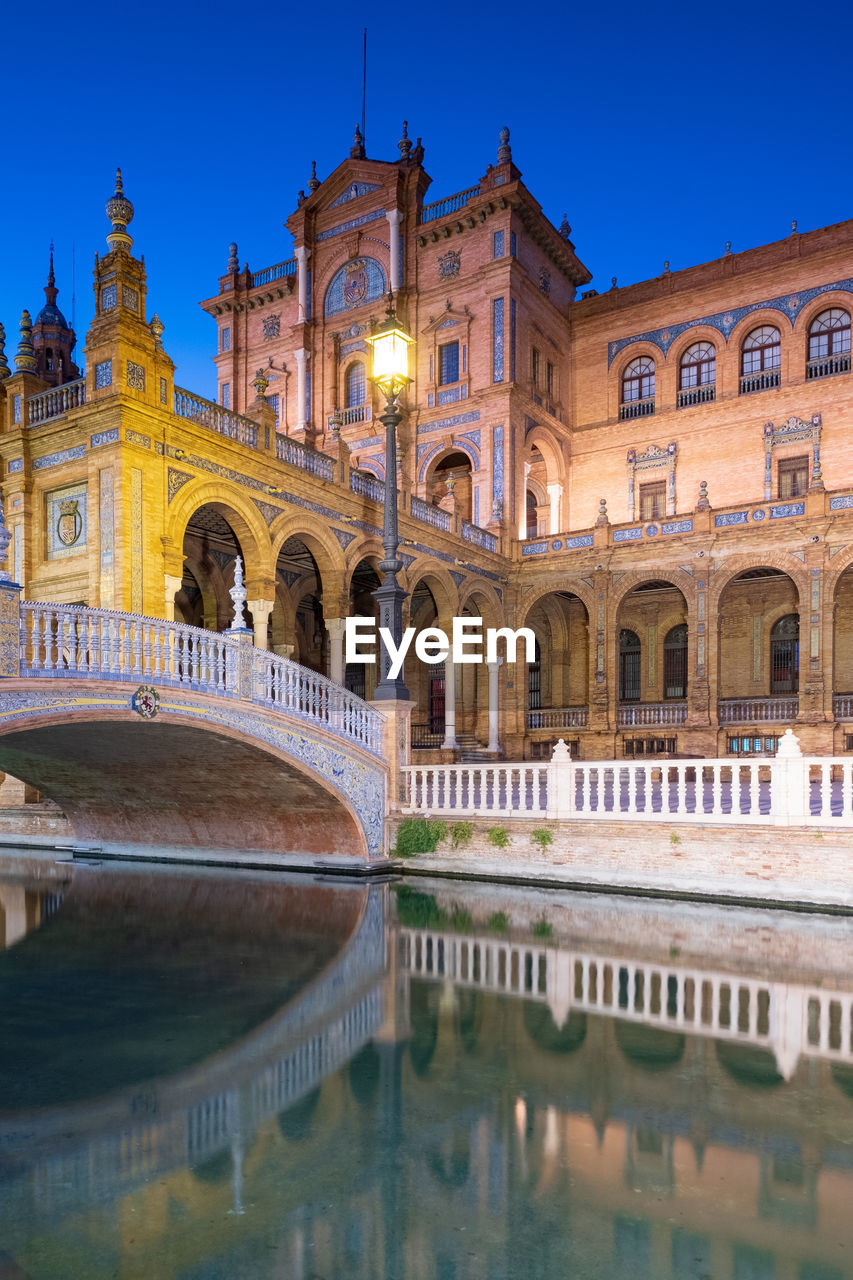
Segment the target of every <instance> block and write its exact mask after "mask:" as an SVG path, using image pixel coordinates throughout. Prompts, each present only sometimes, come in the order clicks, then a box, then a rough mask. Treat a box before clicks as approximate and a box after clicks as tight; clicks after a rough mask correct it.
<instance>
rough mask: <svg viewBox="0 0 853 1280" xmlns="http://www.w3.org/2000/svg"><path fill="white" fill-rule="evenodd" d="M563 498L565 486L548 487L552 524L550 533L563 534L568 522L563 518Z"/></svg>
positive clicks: (553, 485) (552, 485)
mask: <svg viewBox="0 0 853 1280" xmlns="http://www.w3.org/2000/svg"><path fill="white" fill-rule="evenodd" d="M562 498H563V486H562V485H561V484H549V485H548V502H549V504H550V524H549V527H548V532H549V533H561V532H562V529H563V525H564V524H567V523H568V521H564V520H562V518H561V514H562V513H561V511H560V503H561V501H562Z"/></svg>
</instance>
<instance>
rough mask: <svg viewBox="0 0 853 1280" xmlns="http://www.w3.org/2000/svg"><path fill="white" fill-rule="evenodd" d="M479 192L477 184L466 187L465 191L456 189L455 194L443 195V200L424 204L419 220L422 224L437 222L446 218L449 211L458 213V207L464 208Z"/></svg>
mask: <svg viewBox="0 0 853 1280" xmlns="http://www.w3.org/2000/svg"><path fill="white" fill-rule="evenodd" d="M479 194H480V187H479V184H478V185H477V186H476V187H468V188H467V190H465V191H457V192H456V194H455V195H452V196H445V197H444V199H443V200H434V201H433V203H432V204H425V205H424V207H423V208H422V209H421V216H420V221H421V223H422V224H423V223H425V222H437V221H438V219H439V218H446V217H447V215H448V214H450V213H458V212H459V210H460V209H464V207H465V205H466V204H467V203H468V201H469V200H473V199H474V197H475V196H478V195H479Z"/></svg>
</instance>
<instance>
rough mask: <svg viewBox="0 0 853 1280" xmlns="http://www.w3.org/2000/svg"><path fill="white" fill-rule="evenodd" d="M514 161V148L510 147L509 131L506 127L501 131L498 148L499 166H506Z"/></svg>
mask: <svg viewBox="0 0 853 1280" xmlns="http://www.w3.org/2000/svg"><path fill="white" fill-rule="evenodd" d="M511 159H512V148H511V147H510V145H509V129H508V128H507V127H506V125H504V127H503V128H502V129H501V131H500V146H499V147H498V164H506V163H507V161H509V160H511Z"/></svg>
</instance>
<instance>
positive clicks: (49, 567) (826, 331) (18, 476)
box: [0, 129, 853, 759]
mask: <svg viewBox="0 0 853 1280" xmlns="http://www.w3.org/2000/svg"><path fill="white" fill-rule="evenodd" d="M399 151H400V155H399V158H398V159H395V160H392V161H380V160H372V159H368V158H367V157H366V155H365V151H364V144H363V141H362V139H361V136H360V134H359V133H358V131H356V137H355V140H354V145H353V147H352V150H351V152H350V155H349V158H348V159H346V160H345V161H343V163H342V164H341V165H339V166H338V168H337V169H336V170H335V171H334V172H333V173H332V174H331V175H329V176H328V177H327V178H326V179H325V180H324V181H320V180H319V178H317V176H316V173H315V172H312V177H311V179H310V181H309V183H308V190H307V194H306V193H302V192H300V195H299V200H298V206H297V209H296V211H295V212H294V213H293V214H292V215H291V216H290V218H289V219H288V221H287V227H288V229H289V231H290V233H291V235H292V237H293V242H294V246H295V248H294V253H293V256H292V257H290V258H288V259H286V260H284V261H282V262H279V263H276V264H274V265H272V266H268V267H264V268H262V269H261V270H257V271H254V270H250V268H249V267H248V266H247V265H245V264H244V265H243V266H241V265H240V261H239V259H238V256H237V246H236V244H233V245H232V246H231V248H230V253H229V257H228V261H227V270H226V272H225V274H224V275H223V276H221V277H220V279H219V281H218V287H217V290H216V292H215V293H214V294H213V295H212V296H211V297H210V298H208V299H207V300H205V301H204V302H203V303H202V306H203V307H204V310H205V311H206V312H207V313H208V314H209V315H210V316H211V317H212V318H213V319H214V321H215V323H216V354H215V356H214V360H215V363H216V368H217V385H218V395H217V401H218V403H213V402H211V401H207V400H205V399H204V398H203V397H201V396H198V395H195V394H194V393H192V392H190V391H188V390H185V389H183V388H182V387H180V386H179V385H178V386H176V385H175V382H174V373H175V367H174V365H173V363H172V360H171V359H170V358H169V356H168V355H167V354H166V351H165V349H164V346H163V341H162V335H163V325H162V323H161V322H160V321H159V319H158V318H157V316H156V315H154V316H153V318H152V319H150V320H149V319H148V311H147V308H146V296H145V271H144V266H143V263H142V261H141V260H140V259H137V258H136V257H135V256H134V255H133V252H132V247H133V246H132V240H131V237H130V234H129V232H128V225H129V223H130V221H131V219H132V216H133V208H132V205H131V204H130V202H129V201H128V200H127V199H126V197H125V196H124V195H123V192H122V190H121V182H120V180H119V183H118V186H117V190H116V194H115V195H114V196H113V197H112V198H111V200H110V201H109V202H108V206H107V212H108V216H109V217H110V221H111V223H112V230H111V231H110V234H109V235H108V237H107V239H108V244H109V251H108V253H107V255H106V256H105V257H103V258H100V259H99V260H97V261H96V267H95V282H94V283H95V300H96V314H95V319H94V321H93V323H92V326H91V328H90V330H89V333H88V334H87V338H86V348H85V355H86V373H85V375H82V376H79V377H78V376H77V375H78V370H77V367H76V366H75V365H74V364H72V362H71V355H72V350H73V338H74V335H73V332H71V331H70V330H69V329H68V326H67V324H66V323H65V321H64V318H63V317H62V315H61V312H59V311H58V309H57V308H56V289H55V285H54V281H53V273H52V268H51V275H50V277H49V282H48V286H47V288H46V290H45V292H46V293H47V297H48V305H47V306H46V307H45V308H44V310H43V311H42V312H41V313H40V314H39V316H38V319H37V322H36V325H35V326H34V327H32V326H31V325H30V321H29V316H28V315H27V314H26V313H25V315H24V317H23V318H22V323H21V336H20V342H19V345H18V351H17V354H16V356H15V366H16V371H15V372H14V373H7V370H8V365H7V364H6V363H5V357H3V356H2V355H0V423H2V433H0V458H2V465H3V482H2V488H3V500H4V505H5V510H6V519H7V523H8V524H9V527H10V529H11V531H12V534H13V544H12V562H11V563H10V568H11V570H12V572H13V576H14V577H15V578H16V580H17V581H19V582H21V583H22V584H23V585H24V588H25V593H26V595H27V596H29V597H30V598H34V599H45V600H56V601H63V602H67V603H69V604H70V603H74V602H85V603H87V604H88V605H90V606H94V605H99V606H101V607H103V608H107V609H120V610H126V611H131V612H144V613H147V614H153V615H155V616H165V617H172V616H175V617H178V618H179V619H181V620H183V621H186V622H188V623H192V624H195V625H197V626H201V627H208V628H221V627H223V626H225V625H227V623H228V621H229V619H230V613H229V610H230V601H229V598H228V588H229V586H230V585H231V582H232V579H233V566H234V560H235V556H236V555H237V554H238V553H239V554H240V555H241V556H242V558H243V560H244V562H245V565H246V577H247V584H248V588H249V605H250V609H251V613H252V619H253V625H254V628H255V634H256V642H257V643H258V644H261V645H265V646H266V645H269V646H271V647H272V648H274V649H275V650H276V651H277V652H279V653H286V654H290V655H292V656H293V657H294V658H296V659H297V660H298V661H300V662H302V663H304V664H306V665H308V666H310V667H313V668H315V669H317V670H320V671H323V672H325V673H327V674H328V675H330V676H331V678H332V679H335V680H339V681H346V682H347V683H348V684H349V685H350V687H351V688H354V689H356V690H357V691H358V692H363V693H364V694H365V695H366V696H368V697H369V696H370V694H371V691H372V686H373V683H374V676H373V672H372V669H371V668H369V667H367V668H365V667H358V666H351V667H345V665H344V653H343V619H344V618H345V617H346V616H347V615H348V614H351V613H359V614H365V613H367V614H369V613H372V611H373V600H372V597H371V592H372V590H373V589H374V588H375V587H376V586H377V585H378V583H379V575H378V572H377V567H376V566H377V564H378V562H379V560H380V559H381V558H382V553H381V542H380V534H381V525H382V485H381V483H380V482H381V481H382V480H383V478H384V470H383V458H384V437H383V432H382V428H381V425H380V424H379V422H378V420H377V414H378V412H379V411H380V408H381V406H380V405H379V402H378V400H377V399H376V398H375V397H374V395H373V392H372V387H371V383H370V380H369V377H368V372H369V370H368V367H367V366H368V360H367V342H366V339H367V337H368V336H369V334H370V332H371V330H372V329H373V327H374V326H375V325H376V324H377V323H378V322H379V321H380V320H381V319H382V317H383V315H384V311H385V301H386V297H387V294H388V292H389V290H390V291H391V292H392V293H393V295H394V300H395V304H396V307H397V312H398V315H399V316H400V318H401V319H402V321H403V322H404V324H405V325H406V326H407V328H408V330H409V332H410V333H411V334H412V336H413V337H414V338H415V340H416V347H415V353H416V354H415V358H414V360H413V368H412V370H411V372H412V374H413V381H412V384H411V386H410V387H409V388H408V390H407V392H406V394H405V396H404V397H403V398H402V407H403V409H404V418H403V423H402V425H401V428H400V444H401V449H400V468H399V488H400V513H401V515H400V519H401V537H402V540H403V545H402V557H403V560H404V564H405V572H404V574H403V575H402V576H403V578H404V583H405V586H406V589H407V591H408V592H409V599H408V601H407V612H408V616H409V618H410V620H411V622H412V624H413V625H415V626H417V627H422V626H427V625H430V624H433V623H434V622H436V620H437V622H438V624H439V625H449V622H450V619H451V618H452V617H453V616H454V615H458V614H470V615H472V616H477V617H482V618H483V620H484V624H485V625H487V626H499V625H507V624H509V625H512V626H515V627H520V626H524V625H527V626H530V627H532V628H533V630H534V631H535V633H536V636H537V642H538V643H537V661H536V662H535V663H533V664H531V665H530V666H529V667H526V666H525V665H523V664H519V665H516V666H508V665H502V666H500V667H498V666H494V665H493V667H492V668H491V669H488V668H487V667H486V666H485V665H484V666H465V667H460V668H459V669H458V670H457V669H454V667H453V665H452V664H450V663H448V664H445V665H444V666H443V667H436V668H427V667H425V666H424V665H423V664H421V663H419V662H417V660H415V659H413V660H412V661H411V662H410V663H409V665H408V666H407V668H406V679H407V683H408V686H409V689H410V690H411V692H412V697H413V699H414V700H415V702H416V706H415V710H414V713H413V748H414V750H415V751H417V752H418V753H419V754H421V753H422V754H421V758H424V759H429V758H431V753H434V757H433V758H442V759H446V758H449V753H458V752H460V751H468V752H469V751H473V750H476V749H478V748H479V749H480V750H488V749H491V750H492V751H494V750H495V749H496V748H497V749H500V750H501V751H502V752H503V753H504V754H505V755H506V757H507V758H522V757H524V758H530V757H534V758H539V757H542V756H543V755H545V754H547V753H549V752H550V749H551V747H552V745H553V743H554V741H555V740H556V739H557V738H559V737H564V738H566V739H567V740H569V741H571V743H572V744H573V749H574V750H575V751H576V752H577V753H578V754H579V755H580V756H581V757H584V758H608V757H612V756H614V755H615V756H629V757H635V758H636V757H637V756H640V755H642V756H648V755H650V754H651V755H671V754H676V753H677V754H687V755H693V754H702V755H708V756H711V755H717V754H720V755H726V754H744V753H749V754H754V753H756V752H758V753H763V752H765V751H770V750H772V749H773V748H774V745H775V742H776V740H777V739H778V737H779V736H780V734H781V733H782V732H783V731H784V729H785V728H786V727H789V726H792V727H794V728H795V729H796V731H797V733H798V734H799V736H800V738H801V740H802V742H803V745H804V747H806V748H807V749H811V750H816V751H821V752H833V751H834V752H843V751H845V750H847V749H848V748H849V749H853V656H851V655H853V646H851V644H850V643H849V640H850V638H851V635H852V634H853V569H851V567H850V566H851V564H853V446H851V444H850V441H849V438H848V437H849V430H848V424H849V422H850V419H851V410H853V396H851V380H850V316H851V307H853V222H846V223H841V224H838V225H836V226H833V227H829V228H825V229H822V230H818V231H813V232H809V233H806V234H799V233H798V232H797V230H796V227H794V228H793V229H792V232H791V234H790V236H788V237H787V238H786V239H785V240H783V241H780V242H778V243H775V244H771V245H766V246H763V247H761V248H758V249H753V250H749V251H746V252H744V253H739V254H734V253H731V252H728V251H727V252H726V254H725V255H724V256H723V257H722V258H720V259H718V260H716V261H714V262H710V263H706V264H704V265H702V266H697V267H691V268H688V269H687V270H684V271H678V272H671V271H670V270H669V269H668V267H667V269H666V270H665V271H664V273H663V274H662V275H661V276H659V277H657V278H656V279H654V280H649V281H645V282H642V283H640V284H637V285H633V286H630V287H628V288H619V287H617V285H616V282H615V281H614V283H613V287H612V288H611V289H609V290H608V291H607V292H606V293H603V294H597V293H596V292H595V291H594V290H586V291H584V286H585V285H588V284H589V283H590V280H591V275H590V273H589V271H588V270H587V268H586V267H585V266H584V265H583V263H582V262H581V261H580V260H579V258H578V256H577V254H576V252H575V248H574V245H573V244H572V242H571V240H570V239H569V236H570V234H571V229H570V227H569V225H568V222H567V221H566V220H565V219H564V221H563V224H562V226H561V227H560V228H559V229H556V228H555V227H554V226H553V225H552V224H551V223H550V222H549V221H548V219H547V218H546V217H545V216H544V214H543V213H542V210H541V208H540V206H539V205H538V204H537V202H536V200H535V199H534V197H533V196H532V195H531V194H530V192H529V191H528V190H527V188H526V187H525V185H524V183H523V182H522V180H521V174H520V172H519V170H518V168H517V167H516V165H515V163H514V161H513V157H512V153H511V149H510V143H509V132H508V130H503V131H502V133H501V136H500V144H499V148H498V153H497V156H496V163H495V164H493V165H489V166H488V167H487V168H486V171H485V173H484V174H483V176H482V177H481V178H480V179H479V181H475V182H474V183H473V184H472V185H471V186H470V187H469V188H468V189H466V190H465V191H461V192H459V193H457V194H455V195H453V196H450V197H447V198H445V199H441V200H437V201H434V202H427V203H424V201H425V197H426V194H427V190H428V187H429V184H430V178H429V176H428V174H427V172H426V170H425V168H424V151H423V147H422V146H421V144H420V140H418V142H417V143H416V144H414V145H413V144H412V142H411V141H410V139H409V138H408V136H407V132H406V130H405V129H404V133H403V138H402V139H401V141H400V144H399Z"/></svg>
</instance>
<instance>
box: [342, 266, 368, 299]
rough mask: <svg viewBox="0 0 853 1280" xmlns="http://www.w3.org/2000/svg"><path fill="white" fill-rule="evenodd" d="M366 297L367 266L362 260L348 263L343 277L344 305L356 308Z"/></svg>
mask: <svg viewBox="0 0 853 1280" xmlns="http://www.w3.org/2000/svg"><path fill="white" fill-rule="evenodd" d="M366 296H367V264H366V263H365V261H364V259H363V258H360V259H359V260H358V261H357V262H348V263H347V268H346V273H345V275H344V303H345V305H346V306H348V307H357V306H358V305H359V303H361V302H364V299H365V297H366Z"/></svg>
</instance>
